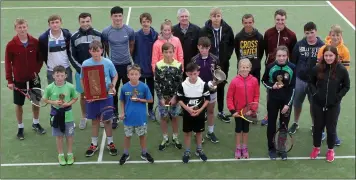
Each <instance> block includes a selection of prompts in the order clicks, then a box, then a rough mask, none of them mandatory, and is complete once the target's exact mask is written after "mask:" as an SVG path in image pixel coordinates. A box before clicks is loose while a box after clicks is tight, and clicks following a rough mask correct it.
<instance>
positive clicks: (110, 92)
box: [108, 83, 114, 95]
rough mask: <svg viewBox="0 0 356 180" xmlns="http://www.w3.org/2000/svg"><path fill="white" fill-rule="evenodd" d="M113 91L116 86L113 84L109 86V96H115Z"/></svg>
mask: <svg viewBox="0 0 356 180" xmlns="http://www.w3.org/2000/svg"><path fill="white" fill-rule="evenodd" d="M113 89H114V85H113V84H112V83H110V85H109V91H108V94H110V95H114V91H113Z"/></svg>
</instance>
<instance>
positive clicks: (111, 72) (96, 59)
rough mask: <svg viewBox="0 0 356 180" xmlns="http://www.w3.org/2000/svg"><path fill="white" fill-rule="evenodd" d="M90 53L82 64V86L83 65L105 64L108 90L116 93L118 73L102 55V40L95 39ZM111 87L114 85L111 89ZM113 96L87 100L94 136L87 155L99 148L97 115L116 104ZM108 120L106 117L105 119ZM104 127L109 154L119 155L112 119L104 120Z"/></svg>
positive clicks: (91, 154) (91, 44)
mask: <svg viewBox="0 0 356 180" xmlns="http://www.w3.org/2000/svg"><path fill="white" fill-rule="evenodd" d="M89 53H90V54H91V56H92V57H91V58H89V59H87V60H85V61H84V62H83V65H82V70H81V74H80V79H81V83H82V87H84V80H83V78H84V74H83V67H86V66H95V65H104V74H105V83H106V90H107V92H108V91H109V90H111V91H112V92H113V94H116V91H115V85H116V82H117V79H118V75H117V72H116V69H115V66H114V64H113V63H112V61H111V60H110V59H107V58H104V57H102V56H101V55H102V53H103V46H102V44H101V42H100V41H98V40H94V41H92V42H91V43H90V44H89ZM110 87H112V88H111V89H110ZM113 104H114V102H113V97H112V95H110V94H108V96H107V98H106V99H103V100H94V101H86V107H85V108H86V110H87V118H88V119H91V120H92V138H91V144H90V146H89V148H88V150H87V151H86V153H85V154H86V156H87V157H91V156H93V155H94V153H95V152H96V151H97V150H98V149H99V148H98V134H99V122H100V121H99V119H98V118H97V115H98V114H99V113H100V111H101V110H102V109H103V108H104V107H106V106H114V105H113ZM105 120H106V119H105ZM104 128H105V132H106V136H107V141H108V142H107V143H108V144H107V148H108V149H109V154H110V155H112V156H116V155H117V153H118V152H117V149H116V147H115V144H114V141H113V137H112V121H111V120H107V121H104Z"/></svg>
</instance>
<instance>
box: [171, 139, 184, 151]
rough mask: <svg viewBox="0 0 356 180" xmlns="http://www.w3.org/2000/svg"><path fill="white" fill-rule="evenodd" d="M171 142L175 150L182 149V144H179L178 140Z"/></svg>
mask: <svg viewBox="0 0 356 180" xmlns="http://www.w3.org/2000/svg"><path fill="white" fill-rule="evenodd" d="M172 142H173V144H174V146H175V147H176V148H177V149H182V144H181V143H180V142H179V140H178V138H173V139H172Z"/></svg>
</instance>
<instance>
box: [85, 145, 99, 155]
mask: <svg viewBox="0 0 356 180" xmlns="http://www.w3.org/2000/svg"><path fill="white" fill-rule="evenodd" d="M98 149H99V148H98V146H94V144H93V143H91V144H90V146H89V148H88V150H87V152H85V156H86V157H91V156H93V155H94V154H95V152H96V151H97V150H98Z"/></svg>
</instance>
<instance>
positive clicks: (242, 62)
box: [238, 58, 252, 69]
mask: <svg viewBox="0 0 356 180" xmlns="http://www.w3.org/2000/svg"><path fill="white" fill-rule="evenodd" d="M242 64H248V66H249V67H250V68H252V63H251V61H250V60H249V59H247V58H243V59H240V61H239V67H238V68H239V69H240V66H241V65H242Z"/></svg>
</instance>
